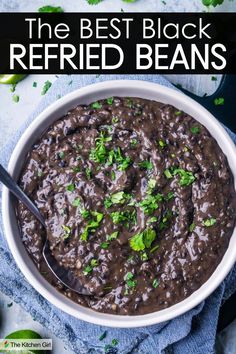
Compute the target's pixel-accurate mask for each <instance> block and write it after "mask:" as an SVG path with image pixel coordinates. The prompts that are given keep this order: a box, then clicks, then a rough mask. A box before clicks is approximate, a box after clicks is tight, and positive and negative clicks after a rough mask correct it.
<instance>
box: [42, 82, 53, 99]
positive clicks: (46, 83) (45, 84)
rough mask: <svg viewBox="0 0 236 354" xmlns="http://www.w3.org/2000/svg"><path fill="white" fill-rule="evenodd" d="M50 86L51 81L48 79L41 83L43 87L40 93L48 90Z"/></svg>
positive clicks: (43, 93)
mask: <svg viewBox="0 0 236 354" xmlns="http://www.w3.org/2000/svg"><path fill="white" fill-rule="evenodd" d="M51 86H52V83H51V81H48V80H47V81H45V83H44V85H43V89H42V91H41V95H42V96H43V95H45V94H46V93H47V92H48V90H49V89H50V87H51Z"/></svg>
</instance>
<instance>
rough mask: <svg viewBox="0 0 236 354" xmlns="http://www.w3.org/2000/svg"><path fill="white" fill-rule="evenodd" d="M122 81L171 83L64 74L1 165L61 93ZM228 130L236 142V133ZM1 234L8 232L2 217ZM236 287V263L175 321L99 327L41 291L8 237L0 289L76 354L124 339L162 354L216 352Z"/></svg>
mask: <svg viewBox="0 0 236 354" xmlns="http://www.w3.org/2000/svg"><path fill="white" fill-rule="evenodd" d="M117 79H136V80H146V81H147V80H149V81H152V82H156V83H159V84H162V85H165V86H169V87H172V85H171V84H170V83H169V82H168V81H166V80H165V79H164V78H163V77H161V76H158V75H155V76H154V75H145V76H143V75H130V76H123V75H105V76H100V77H95V75H83V76H79V75H73V76H61V77H60V78H59V79H58V80H57V81H56V82H55V83H54V84H53V86H52V88H51V89H50V91H49V92H48V93H47V95H46V96H45V98H43V100H42V101H41V103H40V104H39V106H38V107H37V109H36V110H35V112H34V113H33V114H32V115H31V116H30V117H29V119H28V120H27V122H26V123H25V124H24V126H23V127H22V128H21V129H20V130H19V131H18V133H17V134H16V135H15V136H14V137H12V139H11V140H10V141H9V143H8V144H6V145H5V147H4V149H3V150H2V151H1V154H0V163H2V164H3V165H4V166H7V164H8V161H9V158H10V155H11V152H12V150H13V149H14V146H15V144H16V142H17V141H18V139H19V137H20V136H21V134H22V132H23V131H24V130H25V129H26V127H27V126H28V125H29V124H30V123H31V122H32V121H33V120H34V119H35V117H36V116H37V115H38V114H39V113H40V112H41V111H42V110H43V109H44V108H46V107H47V106H48V105H49V104H51V103H52V102H54V101H55V100H56V99H58V96H64V95H65V94H67V93H68V92H70V91H73V90H75V89H77V88H79V87H83V86H86V85H89V84H92V83H95V82H100V81H106V80H117ZM69 83H70V84H69ZM229 133H230V134H231V137H232V138H233V140H234V142H235V143H236V135H234V134H232V133H231V132H229ZM0 199H1V195H0ZM0 208H1V207H0ZM0 211H1V210H0ZM0 235H1V236H3V235H4V234H3V227H2V220H1V219H0ZM235 290H236V267H234V269H233V270H232V271H231V273H230V274H229V275H228V276H227V278H226V279H225V281H224V282H223V283H222V284H221V285H220V286H219V287H218V288H217V289H216V291H215V292H214V293H213V294H212V295H211V296H210V297H208V298H207V299H206V300H205V301H204V302H202V303H201V304H199V305H198V306H197V307H195V308H194V309H192V310H191V311H189V312H187V313H185V314H184V315H182V316H179V317H178V318H176V319H174V320H172V321H168V322H165V323H162V324H158V325H153V326H150V327H145V328H136V329H115V328H114V329H112V328H107V327H102V326H97V325H93V324H89V323H87V322H83V321H80V320H77V319H75V318H74V317H72V316H69V315H67V314H66V313H64V312H62V311H61V310H59V309H58V308H56V307H55V306H53V305H52V304H50V303H49V302H48V301H46V300H45V299H44V298H43V297H42V296H41V295H40V294H38V293H37V292H36V290H34V289H33V288H32V287H31V285H29V283H28V282H27V281H26V279H25V277H24V276H23V275H22V273H21V271H20V270H19V269H18V267H17V266H16V264H15V262H14V259H13V258H12V255H11V253H10V252H9V249H8V246H7V244H6V241H5V240H4V237H0V291H2V292H3V293H5V294H6V295H8V296H10V297H11V298H12V299H13V300H14V301H15V302H17V303H19V304H20V305H21V306H22V307H23V308H24V309H25V310H26V311H27V312H29V313H30V314H31V316H32V317H33V318H34V319H35V320H36V321H38V322H40V323H41V324H42V325H43V326H44V327H46V328H49V329H50V330H51V331H52V332H54V334H55V335H56V336H58V337H60V338H61V339H62V340H63V341H64V342H65V344H66V345H67V346H68V347H70V348H71V349H72V350H74V352H75V353H76V354H86V353H96V354H100V353H104V346H105V345H106V344H110V343H111V341H112V339H114V338H115V339H117V340H118V342H119V343H118V345H117V346H116V347H115V348H113V349H112V350H110V351H109V353H120V354H128V353H137V354H163V353H165V352H167V351H168V352H169V350H170V352H171V353H174V354H185V353H186V354H192V353H195V354H203V353H204V354H210V353H214V345H215V337H216V328H217V321H218V314H219V309H220V306H221V303H222V302H223V301H224V300H225V299H227V298H228V297H229V296H230V295H231V294H232V293H233V292H234V291H235ZM104 331H107V336H106V338H105V339H104V340H103V341H100V340H99V336H100V335H101V334H102V333H103V332H104Z"/></svg>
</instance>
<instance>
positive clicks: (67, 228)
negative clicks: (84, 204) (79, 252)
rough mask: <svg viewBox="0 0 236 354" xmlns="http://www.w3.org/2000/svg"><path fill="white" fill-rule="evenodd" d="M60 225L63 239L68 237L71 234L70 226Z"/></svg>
mask: <svg viewBox="0 0 236 354" xmlns="http://www.w3.org/2000/svg"><path fill="white" fill-rule="evenodd" d="M61 227H62V229H63V231H64V236H63V238H64V240H66V239H67V238H68V237H70V236H71V228H70V227H69V226H67V225H62V226H61Z"/></svg>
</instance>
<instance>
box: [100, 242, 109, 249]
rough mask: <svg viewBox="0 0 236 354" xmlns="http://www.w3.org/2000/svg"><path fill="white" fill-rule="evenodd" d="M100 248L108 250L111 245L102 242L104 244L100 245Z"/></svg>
mask: <svg viewBox="0 0 236 354" xmlns="http://www.w3.org/2000/svg"><path fill="white" fill-rule="evenodd" d="M100 247H101V248H102V249H107V248H108V247H109V243H108V242H102V243H101V244H100Z"/></svg>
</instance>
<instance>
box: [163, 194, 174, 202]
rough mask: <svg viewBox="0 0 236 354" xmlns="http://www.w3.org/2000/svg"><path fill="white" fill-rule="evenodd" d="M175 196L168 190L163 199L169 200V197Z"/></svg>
mask: <svg viewBox="0 0 236 354" xmlns="http://www.w3.org/2000/svg"><path fill="white" fill-rule="evenodd" d="M174 196H175V194H174V192H168V193H167V195H166V196H165V200H166V201H169V200H171V199H173V198H174Z"/></svg>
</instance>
